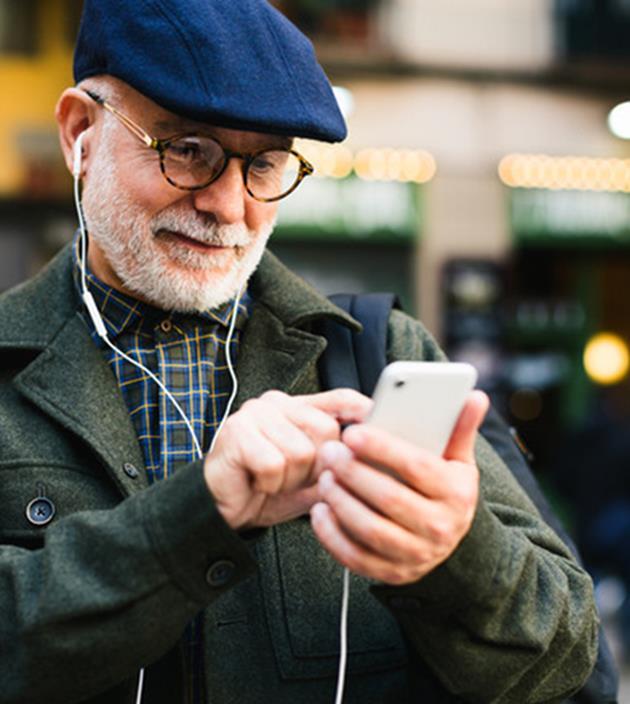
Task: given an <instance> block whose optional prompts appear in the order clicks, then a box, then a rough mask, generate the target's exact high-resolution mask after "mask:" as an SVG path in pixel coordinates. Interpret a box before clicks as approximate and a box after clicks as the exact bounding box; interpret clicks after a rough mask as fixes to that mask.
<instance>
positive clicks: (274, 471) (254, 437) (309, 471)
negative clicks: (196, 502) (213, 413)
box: [204, 389, 372, 530]
mask: <svg viewBox="0 0 630 704" xmlns="http://www.w3.org/2000/svg"><path fill="white" fill-rule="evenodd" d="M371 407H372V401H371V400H370V399H369V398H367V397H365V396H362V395H361V394H359V393H357V392H355V391H352V390H350V389H336V390H334V391H326V392H324V393H319V394H313V395H310V396H288V395H287V394H284V393H282V392H280V391H268V392H267V393H265V394H263V395H262V396H261V397H260V398H258V399H253V400H251V401H247V402H246V403H244V404H243V406H242V407H241V408H240V409H239V410H238V412H236V413H234V415H232V416H230V417H229V418H228V420H227V421H226V423H225V425H224V427H223V430H222V431H221V434H220V436H219V437H218V438H217V442H216V444H215V446H214V448H213V451H212V453H211V454H208V455H207V456H206V459H205V463H204V476H205V479H206V484H207V486H208V489H209V490H210V492H211V493H212V495H213V496H214V499H215V501H216V504H217V507H218V509H219V511H220V512H221V514H222V515H223V517H224V519H225V520H226V522H227V523H228V524H229V525H230V526H231V527H232V528H234V529H235V530H239V529H242V528H252V527H257V526H269V525H274V524H276V523H281V522H282V521H288V520H290V519H292V518H296V517H297V516H300V515H302V514H304V513H307V512H308V510H309V509H310V507H311V506H312V505H313V503H314V502H315V501H317V498H318V490H317V476H316V474H315V471H314V470H315V460H316V457H317V452H318V450H319V448H320V447H321V446H322V444H323V443H325V442H327V441H332V440H337V441H338V440H339V438H340V433H341V425H342V424H346V423H356V422H362V421H363V420H364V419H365V418H366V416H367V414H368V412H369V410H370V408H371Z"/></svg>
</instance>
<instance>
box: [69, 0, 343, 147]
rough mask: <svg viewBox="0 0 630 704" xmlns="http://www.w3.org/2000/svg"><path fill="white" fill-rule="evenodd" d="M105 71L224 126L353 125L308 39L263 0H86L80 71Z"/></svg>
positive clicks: (322, 133) (82, 74) (289, 131)
mask: <svg viewBox="0 0 630 704" xmlns="http://www.w3.org/2000/svg"><path fill="white" fill-rule="evenodd" d="M103 74H108V75H110V76H115V77H117V78H119V79H121V80H122V81H124V82H125V83H128V84H129V85H130V86H132V87H133V88H135V89H136V90H138V91H139V92H140V93H142V94H143V95H145V96H147V97H148V98H150V99H151V100H153V101H154V102H155V103H157V104H158V105H161V106H162V107H164V108H166V109H167V110H169V111H171V112H173V113H176V114H178V115H181V116H184V117H188V118H191V119H193V120H197V121H200V122H206V123H208V124H214V125H217V126H220V127H231V128H233V129H239V130H247V131H253V132H266V133H271V134H282V135H288V136H291V137H307V138H311V139H319V140H323V141H326V142H337V141H340V140H342V139H344V138H345V137H346V134H347V131H346V125H345V122H344V119H343V117H342V115H341V112H340V111H339V107H338V105H337V101H336V100H335V96H334V94H333V92H332V89H331V86H330V83H329V82H328V79H327V78H326V75H325V74H324V71H323V70H322V68H321V66H320V65H319V63H318V62H317V59H316V58H315V53H314V51H313V47H312V45H311V42H310V41H309V40H308V39H307V38H306V37H305V36H304V35H303V34H302V33H301V32H300V31H299V30H298V29H297V28H296V27H295V26H294V25H293V24H291V22H289V21H288V20H287V19H286V18H285V17H284V16H283V15H282V14H281V13H280V12H278V11H277V10H276V9H275V8H273V7H272V6H271V5H270V4H269V3H268V2H266V1H265V0H85V2H84V5H83V15H82V18H81V26H80V29H79V36H78V38H77V45H76V49H75V54H74V78H75V81H76V82H77V83H78V82H79V81H82V80H83V79H85V78H88V77H90V76H97V75H103Z"/></svg>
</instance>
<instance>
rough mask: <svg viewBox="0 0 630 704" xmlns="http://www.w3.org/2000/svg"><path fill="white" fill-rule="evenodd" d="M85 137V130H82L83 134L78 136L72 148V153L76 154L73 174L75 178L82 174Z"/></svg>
mask: <svg viewBox="0 0 630 704" xmlns="http://www.w3.org/2000/svg"><path fill="white" fill-rule="evenodd" d="M83 137H85V132H81V134H80V135H79V136H78V137H77V139H76V141H75V143H74V147H73V149H72V154H73V156H74V159H73V162H72V175H73V176H74V177H75V178H79V177H80V176H81V161H82V160H83Z"/></svg>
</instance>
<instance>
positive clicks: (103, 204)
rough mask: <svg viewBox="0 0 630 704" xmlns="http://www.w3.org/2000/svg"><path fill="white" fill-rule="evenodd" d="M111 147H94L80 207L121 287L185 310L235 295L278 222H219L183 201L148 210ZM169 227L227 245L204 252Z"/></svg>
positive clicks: (204, 308) (209, 306) (162, 305)
mask: <svg viewBox="0 0 630 704" xmlns="http://www.w3.org/2000/svg"><path fill="white" fill-rule="evenodd" d="M103 136H105V135H103ZM106 142H107V140H106V139H103V141H102V142H101V145H102V146H103V147H106ZM110 155H111V151H110V150H109V149H107V148H102V149H99V150H98V152H97V154H96V155H95V157H96V158H95V160H94V164H93V166H92V169H91V172H90V178H89V180H88V182H87V184H86V187H85V189H84V193H83V209H84V212H85V219H86V223H87V229H88V232H89V234H90V237H91V238H93V239H94V240H95V241H96V242H97V243H98V245H99V247H100V248H101V250H102V251H103V254H104V255H105V258H106V259H107V261H108V263H109V265H110V266H111V268H112V269H113V271H114V272H115V273H116V275H117V276H118V278H119V279H120V280H121V282H122V283H123V285H124V287H125V288H126V289H127V290H128V291H130V292H131V293H133V294H136V295H138V296H139V297H141V298H142V299H144V300H146V301H149V302H150V303H152V304H153V305H156V306H158V307H159V308H162V309H164V310H175V311H180V312H203V311H207V310H209V309H215V308H218V307H219V306H221V305H223V304H224V303H226V302H227V301H229V300H231V299H232V298H234V297H235V296H236V294H237V293H238V292H239V290H240V289H241V288H242V287H244V285H245V283H246V282H247V281H248V279H249V277H250V276H251V275H252V273H253V272H254V270H255V269H256V267H257V266H258V263H259V261H260V258H261V257H262V254H263V251H264V248H265V245H266V243H267V240H268V239H269V236H270V235H271V232H272V231H273V227H274V222H273V221H271V222H269V223H266V224H265V225H263V226H262V227H261V228H260V229H259V230H257V231H252V230H249V229H248V228H247V227H246V226H245V225H244V224H233V225H219V224H217V223H216V222H214V220H213V219H211V218H210V217H206V216H205V215H204V214H203V213H200V212H198V211H196V210H194V209H193V208H191V207H190V205H186V204H185V203H181V202H177V203H174V204H173V205H171V206H168V207H167V208H165V209H164V210H162V211H160V212H159V213H157V214H156V215H154V216H152V217H149V216H148V215H147V213H146V210H145V209H144V208H143V207H142V206H141V205H139V204H138V203H136V202H135V201H133V200H132V199H131V198H130V197H129V196H128V194H127V193H126V192H125V191H124V190H123V189H122V188H119V187H118V180H117V178H116V167H115V164H114V162H113V159H112V158H111V156H110ZM165 230H167V231H174V232H179V233H181V234H183V235H185V236H187V237H190V238H192V239H194V240H197V241H199V242H203V243H205V244H211V245H214V246H219V247H227V249H223V250H217V251H216V252H212V251H211V252H209V253H207V254H206V253H204V252H199V251H196V250H194V249H192V248H190V247H186V246H185V245H182V244H178V243H177V242H176V241H174V240H173V239H172V237H171V236H169V235H168V234H167V233H166V232H164V231H165Z"/></svg>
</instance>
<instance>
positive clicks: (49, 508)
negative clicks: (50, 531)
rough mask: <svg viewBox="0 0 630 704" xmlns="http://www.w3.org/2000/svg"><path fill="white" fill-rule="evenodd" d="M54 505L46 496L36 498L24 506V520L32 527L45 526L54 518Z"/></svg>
mask: <svg viewBox="0 0 630 704" xmlns="http://www.w3.org/2000/svg"><path fill="white" fill-rule="evenodd" d="M55 512H56V509H55V504H54V503H53V502H52V501H51V500H50V499H49V498H47V497H46V496H38V497H37V498H36V499H33V500H32V501H29V502H28V504H27V506H26V519H27V520H28V522H29V523H32V524H33V525H34V526H45V525H46V524H47V523H50V522H51V521H52V519H53V518H54V516H55Z"/></svg>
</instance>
